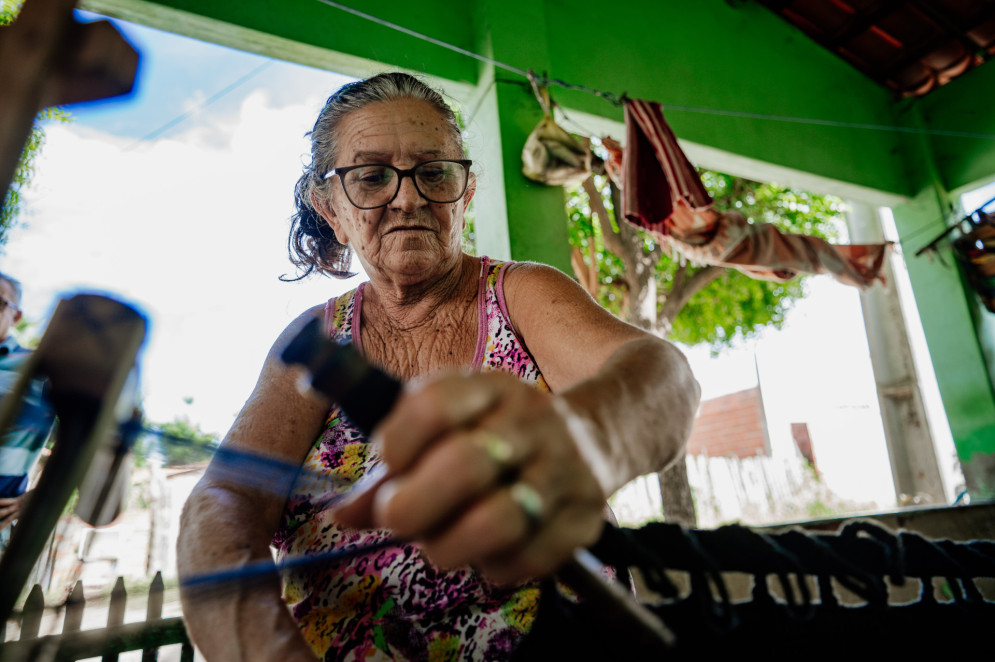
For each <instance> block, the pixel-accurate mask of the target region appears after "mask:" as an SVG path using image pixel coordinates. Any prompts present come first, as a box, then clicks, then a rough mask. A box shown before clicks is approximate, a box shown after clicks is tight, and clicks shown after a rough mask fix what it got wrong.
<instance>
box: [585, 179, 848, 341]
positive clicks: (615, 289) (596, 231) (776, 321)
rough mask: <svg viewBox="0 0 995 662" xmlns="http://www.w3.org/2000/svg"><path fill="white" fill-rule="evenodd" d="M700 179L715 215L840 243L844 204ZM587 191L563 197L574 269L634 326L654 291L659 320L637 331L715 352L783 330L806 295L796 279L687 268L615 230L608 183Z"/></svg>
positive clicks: (631, 231)
mask: <svg viewBox="0 0 995 662" xmlns="http://www.w3.org/2000/svg"><path fill="white" fill-rule="evenodd" d="M701 174H702V180H703V181H704V183H705V186H706V187H707V188H708V190H709V192H710V193H711V195H712V196H713V197H714V198H715V208H716V209H718V210H733V209H734V210H736V211H739V212H740V213H742V214H743V215H744V216H746V217H747V219H748V220H749V221H750V222H765V223H771V224H773V225H775V226H777V227H778V228H779V229H782V230H785V231H788V232H793V233H799V234H808V235H814V236H817V237H821V238H823V239H828V240H830V241H832V240H835V239H837V238H838V236H839V230H840V228H841V227H842V219H841V217H840V213H841V212H842V211H843V203H842V201H841V200H839V199H837V198H834V197H831V196H821V195H816V194H813V193H809V192H805V191H799V190H796V189H791V188H788V187H784V186H780V185H778V184H774V183H762V182H756V181H751V180H748V179H744V178H740V177H734V176H731V175H727V174H723V173H718V172H711V171H703V172H702V173H701ZM586 188H587V190H585V189H584V188H581V187H578V188H576V189H573V190H571V191H568V196H567V198H568V199H567V211H568V217H569V224H570V242H571V245H572V247H573V248H574V249H575V260H574V265H575V270H577V269H578V266H579V263H578V260H577V258H580V257H583V262H584V266H583V267H581V268H582V269H585V268H586V269H587V270H588V272H589V274H588V276H587V283H586V284H587V285H588V286H589V287H588V289H589V290H591V291H592V294H594V293H595V291H596V298H597V299H598V300H599V301H600V303H601V304H602V305H604V306H605V307H606V308H608V309H609V310H611V311H612V312H613V313H615V314H617V315H619V316H620V317H622V318H624V319H628V320H629V321H633V322H634V323H637V324H639V320H636V319H634V318H635V317H637V315H636V314H635V311H634V310H633V307H634V306H635V305H636V301H635V300H636V299H638V297H639V296H640V295H644V294H645V293H643V292H636V290H637V289H640V288H642V287H647V286H650V287H652V288H655V294H652V296H655V299H656V311H655V312H656V314H655V315H654V316H652V317H654V319H653V320H650V321H649V324H646V323H643V324H639V325H640V326H644V328H645V327H646V326H650V327H651V328H650V330H653V331H656V332H658V333H659V334H660V335H664V336H667V337H669V338H670V339H672V340H675V341H678V342H681V343H683V344H686V345H697V344H700V343H707V344H708V345H710V346H711V348H712V349H713V351H718V350H720V349H721V348H722V347H725V346H728V345H730V344H731V343H732V342H733V341H734V340H736V339H737V338H749V337H752V336H754V335H756V334H757V333H758V332H759V331H760V330H761V329H762V328H764V327H774V328H780V327H781V326H782V325H783V324H784V320H785V315H786V313H787V311H788V310H789V309H790V308H791V305H792V303H793V302H794V301H795V300H796V299H798V298H800V297H801V296H802V295H803V293H804V288H803V283H802V279H801V278H798V279H794V280H792V281H789V282H787V283H775V282H770V281H763V280H757V279H754V278H750V277H749V276H746V275H745V274H743V273H741V272H739V271H736V270H734V269H723V268H718V267H711V266H698V265H693V264H689V263H688V262H687V261H686V260H684V259H683V258H682V256H681V255H679V254H671V253H670V252H669V251H667V250H666V249H665V248H664V247H662V246H660V245H658V243H657V242H656V240H654V238H653V237H652V236H651V235H649V234H647V233H646V232H643V231H642V230H639V229H638V228H635V227H634V226H632V225H630V224H629V223H626V222H623V223H622V225H621V226H620V225H619V223H618V220H617V218H616V215H615V213H614V209H615V205H616V204H617V200H618V192H617V191H615V190H614V189H613V187H612V186H611V183H610V182H609V180H608V178H607V177H603V176H595V178H594V185H593V186H591V185H590V184H589V185H587V187H586ZM592 191H596V192H597V193H600V197H601V198H602V201H601V203H603V208H604V209H605V211H606V212H607V215H608V217H609V218H608V222H607V223H602V222H601V221H600V218H598V217H597V213H596V212H597V210H598V206H599V202H598V201H596V200H595V201H594V204H592V200H591V197H590V193H591V192H592ZM592 208H593V209H592ZM592 265H593V266H592ZM640 265H643V267H641V266H640ZM639 268H652V270H653V276H654V280H655V283H653V284H649V283H646V282H645V279H644V280H643V282H642V283H640V282H637V281H636V279H634V278H633V272H634V271H635V270H638V269H639ZM581 280H582V281H584V280H585V278H583V277H582V278H581ZM689 287H690V288H691V289H693V290H694V291H690V290H689ZM689 292H690V296H688V293H689ZM685 298H686V300H684V299H685ZM668 299H670V302H669V303H668ZM644 322H645V320H644Z"/></svg>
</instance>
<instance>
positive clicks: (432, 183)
mask: <svg viewBox="0 0 995 662" xmlns="http://www.w3.org/2000/svg"><path fill="white" fill-rule="evenodd" d="M471 165H473V161H468V160H465V159H463V160H455V161H453V160H447V159H440V160H436V161H425V162H424V163H419V164H418V165H416V166H415V167H414V168H409V169H407V170H401V169H400V168H395V167H394V166H392V165H387V164H386V163H368V164H364V165H354V166H346V167H344V168H333V169H332V170H329V171H328V172H326V173H325V176H324V177H323V179H330V178H332V177H335V176H336V175H338V178H339V181H341V182H342V190H344V191H345V195H346V197H347V198H349V202H351V203H352V204H353V206H354V207H358V208H359V209H376V208H377V207H385V206H386V205H389V204H390V203H391V202H393V200H394V198H396V197H397V193H398V191H400V190H401V180H403V179H404V178H405V177H410V178H411V181H412V182H414V184H415V189H416V190H417V191H418V193H419V195H421V197H423V198H425V199H426V200H428V201H429V202H437V203H448V202H456V201H457V200H459V199H460V198H462V197H463V194H464V193H465V192H466V186H467V184H468V183H469V181H470V166H471Z"/></svg>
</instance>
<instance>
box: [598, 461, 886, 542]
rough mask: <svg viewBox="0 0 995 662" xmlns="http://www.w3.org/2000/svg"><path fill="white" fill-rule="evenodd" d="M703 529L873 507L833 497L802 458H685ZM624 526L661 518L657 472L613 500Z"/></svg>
mask: <svg viewBox="0 0 995 662" xmlns="http://www.w3.org/2000/svg"><path fill="white" fill-rule="evenodd" d="M687 468H688V482H689V483H690V484H691V491H692V493H693V494H694V501H695V508H696V511H697V515H698V527H699V528H711V527H715V526H719V525H721V524H726V523H730V522H741V523H743V524H769V523H774V522H787V521H797V520H806V519H813V518H816V517H820V516H829V515H833V514H843V513H851V512H856V511H859V510H862V509H864V508H866V507H869V506H870V504H856V503H851V502H847V501H845V500H843V499H841V498H840V497H838V496H836V495H834V494H833V493H832V491H831V490H829V488H828V487H826V485H825V484H824V483H823V482H822V481H821V480H820V479H819V477H818V476H817V474H816V473H815V472H813V471H812V470H811V469H810V468H809V467H808V466H807V465H806V464H805V462H804V460H803V459H802V458H800V457H797V456H796V457H787V458H779V457H778V458H775V457H769V456H756V457H748V458H737V457H708V456H707V455H695V456H688V457H687ZM611 505H612V509H613V510H614V511H615V515H616V517H618V519H619V522H620V523H621V524H626V525H630V526H635V525H638V524H641V523H644V522H646V521H649V520H659V519H662V508H661V505H660V487H659V483H658V482H657V476H656V474H648V475H646V476H640V477H639V478H637V479H635V480H633V481H631V482H630V483H628V484H627V485H625V486H624V487H623V488H622V489H621V490H619V491H618V492H617V493H616V494H615V495H614V496H613V497H612V499H611Z"/></svg>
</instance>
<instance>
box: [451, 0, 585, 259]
mask: <svg viewBox="0 0 995 662" xmlns="http://www.w3.org/2000/svg"><path fill="white" fill-rule="evenodd" d="M479 19H480V21H481V23H480V34H481V38H480V44H479V50H478V52H480V53H486V54H487V55H488V56H489V57H492V58H493V59H495V60H497V61H499V62H503V63H507V64H509V65H510V66H513V67H516V68H521V69H527V68H529V67H537V68H541V67H543V66H548V62H549V54H548V52H547V44H546V25H545V14H544V9H543V5H542V3H533V2H525V1H523V0H510V1H506V2H485V3H482V7H481V14H480V16H479ZM483 66H484V69H483V71H482V73H481V76H480V90H479V92H478V95H477V97H476V98H475V99H473V100H471V102H470V103H469V104H468V106H469V109H468V112H469V113H470V117H469V119H470V124H469V127H468V130H469V133H470V143H471V150H472V152H473V153H472V158H473V159H474V161H475V162H477V163H479V165H480V166H481V167H480V169H479V170H478V172H480V174H481V177H480V182H479V185H478V193H477V196H476V198H475V203H474V213H475V221H476V229H477V247H478V251H479V252H480V253H481V254H486V255H490V256H492V257H495V258H509V257H510V258H512V259H515V260H531V261H535V262H542V263H545V264H549V265H552V266H554V267H557V268H559V269H561V270H563V271H565V272H566V273H570V245H569V241H568V234H567V217H566V209H565V198H564V191H563V189H562V188H561V187H550V186H543V185H541V184H537V183H535V182H532V181H530V180H528V179H526V178H525V176H524V175H522V147H524V145H525V140H526V138H528V135H529V133H531V131H532V129H534V128H535V126H536V125H537V124H538V123H539V121H540V120H541V119H542V109H541V108H540V106H539V103H538V101H537V100H536V99H535V96H534V95H533V94H532V92H531V91H530V90H529V89H528V88H526V87H523V86H521V85H518V84H516V83H521V82H526V81H525V79H524V78H522V77H521V76H519V75H517V74H514V73H510V72H507V71H505V70H503V69H501V68H495V67H493V66H492V65H483ZM540 71H541V70H540ZM509 81H512V82H509Z"/></svg>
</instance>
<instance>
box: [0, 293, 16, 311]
mask: <svg viewBox="0 0 995 662" xmlns="http://www.w3.org/2000/svg"><path fill="white" fill-rule="evenodd" d="M8 308H10V309H11V310H13V311H14V312H15V313H16V312H17V304H16V303H14V302H13V301H7V300H6V299H4V298H3V297H0V313H2V312H3V311H5V310H7V309H8Z"/></svg>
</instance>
